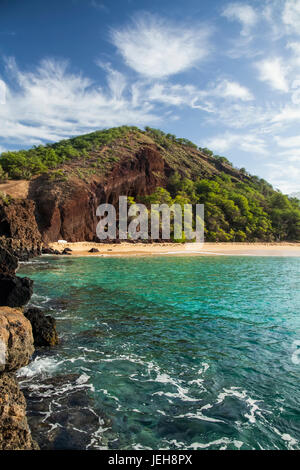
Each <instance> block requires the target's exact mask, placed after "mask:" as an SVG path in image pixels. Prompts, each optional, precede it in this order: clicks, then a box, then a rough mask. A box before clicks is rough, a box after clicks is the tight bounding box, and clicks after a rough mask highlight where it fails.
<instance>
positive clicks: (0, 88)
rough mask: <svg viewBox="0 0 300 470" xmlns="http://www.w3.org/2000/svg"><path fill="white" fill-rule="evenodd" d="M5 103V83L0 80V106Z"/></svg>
mask: <svg viewBox="0 0 300 470" xmlns="http://www.w3.org/2000/svg"><path fill="white" fill-rule="evenodd" d="M5 102H6V83H5V82H4V81H3V80H1V78H0V105H1V104H5Z"/></svg>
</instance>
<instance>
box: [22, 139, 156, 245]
mask: <svg viewBox="0 0 300 470" xmlns="http://www.w3.org/2000/svg"><path fill="white" fill-rule="evenodd" d="M164 171H165V162H164V160H163V158H162V155H161V154H160V152H159V151H158V150H157V148H156V146H154V145H146V146H144V147H142V148H140V149H139V150H138V151H137V152H136V153H135V154H133V155H131V157H130V158H127V157H126V158H124V159H121V161H119V162H117V163H116V164H115V166H114V167H113V168H112V170H111V171H110V172H109V174H108V175H106V176H105V177H100V176H97V175H92V176H91V177H90V179H89V181H85V180H82V179H79V178H75V177H70V178H69V179H68V181H63V182H61V181H52V180H49V178H48V175H41V176H39V177H37V178H35V179H34V180H32V181H31V182H30V189H29V195H28V197H29V199H32V200H33V201H34V202H35V206H36V210H35V215H36V220H37V224H38V228H39V231H40V233H41V235H42V239H43V242H44V243H45V244H47V243H49V242H56V241H57V240H59V239H63V240H68V241H69V242H77V241H82V240H86V241H95V240H97V236H96V226H97V223H98V221H99V220H98V218H97V216H96V209H97V207H98V206H99V204H102V203H110V204H114V205H115V206H116V207H117V204H118V201H119V196H133V197H136V196H137V195H139V196H142V195H145V194H150V193H151V192H152V191H153V190H154V189H155V188H156V187H157V186H159V185H161V184H162V182H163V179H164Z"/></svg>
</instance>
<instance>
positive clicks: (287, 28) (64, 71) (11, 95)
mask: <svg viewBox="0 0 300 470" xmlns="http://www.w3.org/2000/svg"><path fill="white" fill-rule="evenodd" d="M120 125H136V126H139V127H141V128H143V127H144V126H151V127H156V128H160V129H162V130H163V131H165V132H170V133H172V134H175V135H177V136H178V137H185V138H188V139H190V140H192V141H193V142H194V143H196V144H197V145H198V146H200V147H208V148H210V149H211V150H213V151H214V153H215V154H218V155H223V156H226V157H227V158H228V159H229V160H230V161H231V162H232V163H233V164H234V166H236V167H244V168H246V169H247V170H248V171H249V172H250V173H252V174H255V175H258V176H260V177H262V178H264V179H266V180H267V181H269V182H270V183H271V184H273V186H274V187H275V188H276V189H280V190H281V191H282V192H284V193H288V194H290V193H293V192H298V191H300V132H299V128H300V127H299V126H300V0H249V1H248V2H247V1H245V0H243V1H241V2H231V1H226V0H225V1H224V0H151V1H150V0H109V1H108V0H51V1H48V0H44V1H40V0H26V2H25V1H24V0H0V152H3V151H6V150H15V149H20V148H29V147H31V146H33V145H39V144H44V143H46V142H53V141H57V140H61V139H65V138H68V137H71V136H74V135H79V134H84V133H88V132H92V131H94V130H98V129H102V128H106V127H112V126H120Z"/></svg>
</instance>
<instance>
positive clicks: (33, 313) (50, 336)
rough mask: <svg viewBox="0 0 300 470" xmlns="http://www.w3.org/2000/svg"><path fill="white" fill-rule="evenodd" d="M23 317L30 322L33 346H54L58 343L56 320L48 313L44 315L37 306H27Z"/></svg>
mask: <svg viewBox="0 0 300 470" xmlns="http://www.w3.org/2000/svg"><path fill="white" fill-rule="evenodd" d="M24 315H25V317H26V318H28V320H29V321H30V323H31V326H32V332H33V338H34V344H35V346H55V345H56V344H58V336H57V331H56V321H55V319H54V318H52V317H51V316H50V315H45V314H44V313H43V311H42V310H40V309H39V308H35V307H32V308H29V309H28V310H27V311H26V312H25V313H24Z"/></svg>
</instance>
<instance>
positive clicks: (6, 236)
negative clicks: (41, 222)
mask: <svg viewBox="0 0 300 470" xmlns="http://www.w3.org/2000/svg"><path fill="white" fill-rule="evenodd" d="M0 245H1V246H2V247H3V248H5V249H6V250H8V251H9V252H10V253H12V254H13V255H15V256H16V257H17V258H19V259H20V260H24V261H26V260H28V259H29V258H30V257H32V256H36V255H39V254H40V253H41V248H42V238H41V234H40V232H39V230H38V226H37V223H36V218H35V203H34V202H33V201H30V200H27V199H17V200H13V201H11V202H10V203H9V204H5V203H4V202H3V201H1V200H0Z"/></svg>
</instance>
